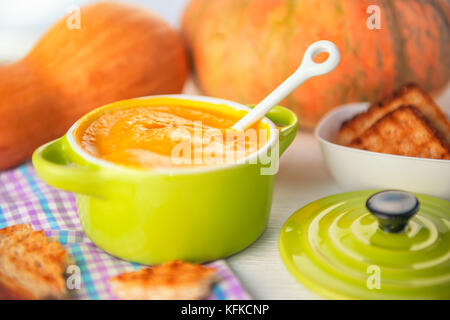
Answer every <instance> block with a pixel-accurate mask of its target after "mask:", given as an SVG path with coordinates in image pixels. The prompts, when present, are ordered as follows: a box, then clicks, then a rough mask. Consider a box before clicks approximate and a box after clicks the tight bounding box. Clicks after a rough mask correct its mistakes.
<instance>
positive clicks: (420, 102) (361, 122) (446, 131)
mask: <svg viewBox="0 0 450 320" xmlns="http://www.w3.org/2000/svg"><path fill="white" fill-rule="evenodd" d="M407 105H412V106H414V107H415V108H416V109H418V110H419V111H420V112H421V114H422V116H423V117H424V118H425V119H426V120H427V123H428V124H429V126H430V127H431V128H433V130H434V131H436V132H437V134H438V136H439V137H440V139H442V140H443V141H444V142H445V143H446V144H447V145H449V144H450V121H449V119H448V118H447V116H446V115H445V114H444V112H443V111H442V110H441V109H440V108H439V107H438V106H437V104H436V103H435V102H434V101H433V99H432V98H431V97H430V96H429V95H428V94H427V93H426V92H424V91H423V90H422V89H421V88H419V87H418V86H417V85H416V84H413V83H409V84H406V85H404V86H402V87H401V88H400V89H399V90H397V91H395V92H394V93H393V94H392V95H391V96H390V97H387V98H385V99H383V100H382V101H380V102H378V103H375V104H373V105H371V106H370V107H369V109H368V110H367V111H366V112H363V113H360V114H358V115H356V116H355V117H353V118H351V119H349V120H347V121H345V122H344V123H343V124H342V126H341V129H340V130H339V133H338V135H337V140H336V141H337V143H338V144H341V145H345V146H348V145H349V144H350V143H352V142H353V141H354V140H355V139H356V138H357V137H359V136H361V135H362V134H363V132H365V131H366V130H368V129H369V128H370V127H371V126H372V125H374V124H375V123H376V122H377V121H378V120H380V119H381V118H383V117H384V116H386V115H387V114H388V113H390V112H391V111H394V110H395V109H397V108H399V107H400V106H407Z"/></svg>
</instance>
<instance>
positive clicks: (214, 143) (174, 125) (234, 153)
mask: <svg viewBox="0 0 450 320" xmlns="http://www.w3.org/2000/svg"><path fill="white" fill-rule="evenodd" d="M242 116H243V113H242V112H238V111H235V110H232V109H230V110H229V111H228V110H227V111H226V112H225V111H223V110H221V111H218V110H212V109H207V108H204V109H203V108H196V107H186V106H142V107H130V108H122V109H116V110H111V111H107V112H105V113H104V114H102V115H100V116H98V117H97V118H96V119H94V120H93V121H92V122H91V123H90V124H89V125H88V126H87V127H86V128H85V130H83V132H81V134H80V136H79V137H78V139H79V143H80V144H81V146H82V148H83V149H84V150H86V151H87V152H88V153H90V154H91V155H94V156H96V157H98V158H101V159H104V160H107V161H111V162H114V163H119V164H123V165H127V166H133V167H140V168H152V167H185V166H204V165H220V164H225V163H232V162H235V161H237V160H239V159H241V158H243V157H247V156H248V155H250V154H252V153H254V152H256V151H257V150H258V149H259V148H261V147H262V146H263V145H264V144H266V143H267V141H268V139H269V128H268V126H267V124H264V123H262V122H258V123H256V124H255V125H253V126H252V127H251V128H249V129H247V130H246V131H245V132H240V131H237V130H232V129H230V128H231V127H232V125H233V124H235V123H236V122H237V121H238V120H239V119H240V118H241V117H242Z"/></svg>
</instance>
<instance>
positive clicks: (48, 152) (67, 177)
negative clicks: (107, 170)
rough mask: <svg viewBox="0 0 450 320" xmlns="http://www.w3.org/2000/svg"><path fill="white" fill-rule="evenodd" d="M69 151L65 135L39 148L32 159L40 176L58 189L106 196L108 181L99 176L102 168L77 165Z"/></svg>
mask: <svg viewBox="0 0 450 320" xmlns="http://www.w3.org/2000/svg"><path fill="white" fill-rule="evenodd" d="M69 152H71V149H70V148H69V147H68V146H67V140H66V137H65V136H64V137H62V138H59V139H56V140H53V141H51V142H48V143H46V144H44V145H42V146H40V147H39V148H37V149H36V150H35V151H34V153H33V157H32V161H33V166H34V168H35V170H36V173H37V174H38V176H39V177H40V178H41V179H42V180H44V181H45V182H46V183H48V184H49V185H51V186H52V187H55V188H58V189H62V190H65V191H71V192H75V193H80V194H86V195H90V196H97V197H102V198H103V197H105V196H106V185H107V183H106V182H105V181H104V179H101V178H100V177H99V170H100V169H99V168H96V167H91V166H80V165H75V164H74V163H73V162H72V161H71V160H70V159H69V157H68V153H69ZM102 181H103V182H102Z"/></svg>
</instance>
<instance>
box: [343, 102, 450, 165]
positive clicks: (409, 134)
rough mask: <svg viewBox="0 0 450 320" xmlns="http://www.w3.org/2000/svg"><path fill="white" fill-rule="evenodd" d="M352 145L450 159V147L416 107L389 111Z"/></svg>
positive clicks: (407, 154)
mask: <svg viewBox="0 0 450 320" xmlns="http://www.w3.org/2000/svg"><path fill="white" fill-rule="evenodd" d="M349 146H350V147H353V148H358V149H364V150H368V151H374V152H381V153H389V154H396V155H402V156H409V157H420V158H432V159H450V145H448V144H447V143H446V142H445V141H444V139H443V138H442V136H441V135H440V133H439V132H438V131H437V130H435V129H434V128H433V126H432V125H431V123H430V121H429V120H428V119H427V118H426V117H424V116H423V114H422V113H421V112H420V110H418V109H417V108H415V107H414V106H400V107H399V108H397V109H395V110H393V111H391V112H389V113H388V114H386V115H385V116H383V117H382V118H381V119H379V120H378V121H377V122H375V124H374V125H372V126H371V127H370V128H369V129H367V130H366V131H365V132H364V133H363V134H362V135H361V136H359V137H357V138H355V139H354V140H353V141H352V142H351V143H350V144H349Z"/></svg>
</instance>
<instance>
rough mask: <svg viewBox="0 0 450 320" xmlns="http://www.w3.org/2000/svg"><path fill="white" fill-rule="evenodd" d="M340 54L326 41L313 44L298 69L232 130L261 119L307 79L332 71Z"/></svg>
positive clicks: (243, 128) (333, 45)
mask: <svg viewBox="0 0 450 320" xmlns="http://www.w3.org/2000/svg"><path fill="white" fill-rule="evenodd" d="M321 52H328V59H327V60H325V61H324V62H321V63H316V62H314V60H313V58H314V57H315V56H316V55H317V54H319V53H321ZM339 59H340V54H339V50H338V48H337V47H336V45H335V44H334V43H332V42H330V41H327V40H320V41H317V42H314V43H313V44H312V45H310V46H309V47H308V49H306V52H305V55H304V56H303V60H302V63H301V64H300V67H298V69H297V70H295V72H294V73H293V74H291V75H290V76H289V78H287V79H286V80H284V81H283V83H282V84H280V85H279V86H278V87H277V88H276V89H275V90H273V91H272V92H271V93H270V94H269V95H268V96H267V97H265V98H264V100H262V101H261V102H260V103H258V105H257V106H256V107H254V108H253V109H252V110H251V111H249V112H248V113H247V114H246V115H245V116H244V117H243V118H242V119H240V120H239V121H238V122H236V123H235V124H234V125H233V129H237V130H245V129H247V128H248V127H250V126H251V125H252V124H254V123H255V122H256V121H258V120H260V119H262V118H263V117H264V116H265V115H266V113H267V112H269V111H270V109H272V108H273V107H275V106H276V105H277V104H278V103H279V102H280V101H281V100H283V99H284V98H286V97H287V96H288V95H289V94H290V93H291V92H292V91H294V90H295V89H296V88H297V87H298V86H299V85H301V84H302V83H303V82H305V81H306V80H308V79H309V78H312V77H316V76H321V75H323V74H327V73H328V72H330V71H332V70H333V69H334V68H336V66H337V65H338V63H339Z"/></svg>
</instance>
